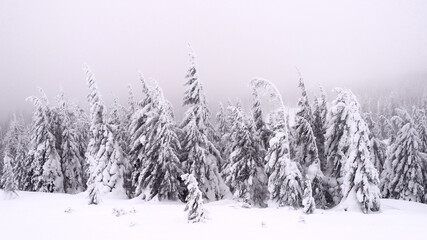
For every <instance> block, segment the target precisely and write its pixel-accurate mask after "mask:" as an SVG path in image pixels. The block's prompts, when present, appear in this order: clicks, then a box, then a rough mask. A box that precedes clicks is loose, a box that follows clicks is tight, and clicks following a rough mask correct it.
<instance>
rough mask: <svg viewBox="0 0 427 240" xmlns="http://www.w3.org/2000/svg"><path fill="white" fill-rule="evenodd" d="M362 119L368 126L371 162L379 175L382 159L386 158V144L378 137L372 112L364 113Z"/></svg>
mask: <svg viewBox="0 0 427 240" xmlns="http://www.w3.org/2000/svg"><path fill="white" fill-rule="evenodd" d="M364 120H365V122H366V123H367V126H368V128H369V149H370V152H371V162H372V163H373V164H374V166H375V168H376V169H377V171H378V173H379V175H381V172H382V171H383V165H384V161H385V159H386V151H387V146H386V144H384V143H383V142H382V141H381V140H380V139H378V137H377V136H378V135H379V130H378V129H377V128H376V126H377V124H376V123H375V122H374V120H373V119H372V113H370V112H369V113H365V114H364Z"/></svg>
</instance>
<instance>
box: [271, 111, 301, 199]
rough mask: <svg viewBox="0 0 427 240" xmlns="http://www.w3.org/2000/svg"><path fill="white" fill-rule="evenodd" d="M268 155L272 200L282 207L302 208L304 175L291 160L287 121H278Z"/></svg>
mask: <svg viewBox="0 0 427 240" xmlns="http://www.w3.org/2000/svg"><path fill="white" fill-rule="evenodd" d="M269 145H270V148H269V149H268V151H267V155H266V157H265V158H266V160H265V161H266V162H267V164H266V167H265V168H266V172H267V173H268V174H269V179H268V190H269V192H270V198H271V199H273V200H275V201H277V202H278V203H279V205H280V206H293V207H300V206H301V201H302V181H303V179H302V174H301V171H300V169H299V167H298V164H297V163H296V162H294V161H292V160H291V159H290V155H289V147H288V146H289V140H288V134H287V128H286V123H285V120H284V119H283V117H282V120H281V121H277V123H276V126H275V127H274V128H273V137H272V138H271V139H270V143H269Z"/></svg>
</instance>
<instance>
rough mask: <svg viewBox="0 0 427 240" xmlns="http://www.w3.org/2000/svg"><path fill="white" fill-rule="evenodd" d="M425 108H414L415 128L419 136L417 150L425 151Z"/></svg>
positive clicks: (426, 126)
mask: <svg viewBox="0 0 427 240" xmlns="http://www.w3.org/2000/svg"><path fill="white" fill-rule="evenodd" d="M425 111H427V110H424V109H416V110H415V114H414V118H415V119H414V121H415V128H416V130H417V132H418V137H419V138H420V146H419V151H420V152H423V153H427V113H426V112H425Z"/></svg>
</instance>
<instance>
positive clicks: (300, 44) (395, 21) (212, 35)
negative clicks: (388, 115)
mask: <svg viewBox="0 0 427 240" xmlns="http://www.w3.org/2000/svg"><path fill="white" fill-rule="evenodd" d="M187 43H191V45H192V47H193V48H194V50H195V51H196V54H197V57H198V59H197V60H198V66H199V76H200V79H201V80H202V81H203V83H204V85H205V90H206V94H207V98H208V101H209V103H210V105H217V103H218V102H219V101H226V100H227V99H231V100H234V99H235V98H236V97H241V98H248V96H249V94H250V91H249V89H248V87H247V86H248V81H249V80H250V79H252V78H253V77H263V78H267V79H269V80H271V81H272V82H274V83H276V84H277V85H278V87H279V88H280V90H281V92H282V94H283V96H284V99H285V100H286V101H287V102H288V103H289V104H296V99H297V97H298V94H299V92H298V90H297V81H298V76H297V73H296V70H295V68H296V67H298V68H299V69H300V71H301V72H302V74H303V76H304V78H305V81H306V85H307V86H308V87H309V89H312V90H315V89H316V88H317V86H318V85H319V84H320V85H324V86H325V87H326V89H327V90H330V89H331V88H332V87H333V86H344V87H350V88H354V89H369V90H371V91H373V89H374V90H375V89H377V88H378V86H380V85H385V86H386V87H390V88H392V87H394V88H396V86H399V87H401V86H408V85H415V84H416V85H417V87H419V86H421V87H423V88H425V87H426V85H427V78H426V77H427V74H426V73H427V1H425V0H420V1H411V0H406V1H403V0H401V1H397V0H369V1H365V0H362V1H360V0H359V1H345V0H329V1H318V0H306V1H304V0H302V1H248V0H246V1H230V0H225V1H223V0H216V1H202V0H198V1H196V0H194V1H190V0H188V1H182V0H180V1H177V0H170V1H162V0H156V1H125V0H120V1H119V0H116V1H111V0H99V1H88V0H85V1H82V0H78V1H76V0H74V1H46V0H38V1H22V0H13V1H12V0H0V82H1V85H0V100H1V101H0V120H1V119H5V118H6V117H7V116H8V115H9V114H10V113H11V112H13V111H28V110H32V106H31V104H30V103H27V102H25V98H26V97H27V96H29V95H34V94H38V92H37V87H42V88H43V89H44V90H45V91H46V92H47V94H48V96H49V97H50V98H51V100H52V101H53V97H54V96H55V95H56V94H57V93H58V91H59V90H60V89H61V88H62V89H64V91H65V93H66V95H67V96H68V97H69V98H71V99H73V100H76V101H81V102H84V101H85V100H86V98H85V97H86V94H87V92H88V90H87V85H86V82H85V75H84V72H83V70H82V68H83V64H84V63H87V64H88V65H89V66H90V67H91V69H92V70H93V72H94V73H95V75H96V78H97V81H98V86H99V89H100V91H101V92H102V94H103V97H104V99H105V101H106V102H107V103H110V102H111V99H112V96H113V94H115V95H117V96H118V97H119V98H121V99H122V101H123V102H125V101H126V92H127V90H126V85H127V84H128V83H131V84H132V85H133V87H134V90H135V91H136V92H137V93H139V92H140V86H139V84H138V74H137V70H141V71H142V72H143V73H144V74H145V75H146V76H147V77H153V78H155V79H156V80H157V81H158V82H159V84H160V86H161V87H162V88H163V89H164V92H165V95H166V97H167V98H168V99H169V100H170V101H171V102H172V103H173V104H174V105H175V106H177V107H180V106H181V102H182V101H181V99H182V95H183V92H184V87H183V83H184V81H185V79H184V76H185V73H186V70H187V66H188V55H187V52H188V49H187ZM138 96H140V94H138Z"/></svg>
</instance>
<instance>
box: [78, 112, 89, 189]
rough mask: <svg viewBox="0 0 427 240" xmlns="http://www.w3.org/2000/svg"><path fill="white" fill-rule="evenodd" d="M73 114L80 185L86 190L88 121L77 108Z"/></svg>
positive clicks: (83, 113) (87, 176)
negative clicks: (80, 178)
mask: <svg viewBox="0 0 427 240" xmlns="http://www.w3.org/2000/svg"><path fill="white" fill-rule="evenodd" d="M74 107H75V108H74V113H75V116H76V123H75V124H76V131H77V136H76V137H77V145H78V150H79V155H80V156H81V157H80V158H79V159H80V160H81V162H80V165H81V166H82V174H83V175H82V185H83V189H84V190H86V188H87V182H88V180H89V162H88V161H87V158H86V152H87V148H88V145H89V135H90V119H89V117H88V115H87V114H86V112H85V111H84V110H83V109H82V108H81V107H79V106H77V105H76V106H74Z"/></svg>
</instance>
